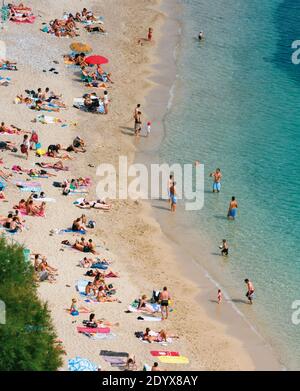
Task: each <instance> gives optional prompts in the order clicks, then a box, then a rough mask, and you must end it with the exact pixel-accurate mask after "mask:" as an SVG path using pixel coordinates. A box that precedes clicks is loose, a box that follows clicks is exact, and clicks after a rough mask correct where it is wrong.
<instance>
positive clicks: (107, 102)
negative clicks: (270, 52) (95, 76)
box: [103, 91, 109, 114]
mask: <svg viewBox="0 0 300 391" xmlns="http://www.w3.org/2000/svg"><path fill="white" fill-rule="evenodd" d="M103 105H104V113H105V114H108V105H109V97H108V92H107V91H104V93H103Z"/></svg>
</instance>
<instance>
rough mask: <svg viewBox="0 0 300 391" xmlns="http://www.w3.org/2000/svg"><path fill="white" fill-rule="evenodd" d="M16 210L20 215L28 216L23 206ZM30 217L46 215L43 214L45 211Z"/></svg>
mask: <svg viewBox="0 0 300 391" xmlns="http://www.w3.org/2000/svg"><path fill="white" fill-rule="evenodd" d="M18 210H19V212H20V213H21V215H22V216H28V214H27V212H26V209H25V208H22V209H20V208H19V209H18ZM32 217H46V215H45V212H40V213H38V214H36V215H34V216H32Z"/></svg>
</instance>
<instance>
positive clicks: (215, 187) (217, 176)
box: [209, 168, 222, 193]
mask: <svg viewBox="0 0 300 391" xmlns="http://www.w3.org/2000/svg"><path fill="white" fill-rule="evenodd" d="M209 176H210V177H214V183H213V193H215V192H217V193H220V190H221V179H222V174H221V170H220V169H219V168H217V169H216V171H215V172H212V173H211V174H209Z"/></svg>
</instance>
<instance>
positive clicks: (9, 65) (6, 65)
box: [0, 59, 18, 71]
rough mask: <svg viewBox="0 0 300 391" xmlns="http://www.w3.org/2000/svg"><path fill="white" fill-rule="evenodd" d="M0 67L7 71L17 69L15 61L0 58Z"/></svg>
mask: <svg viewBox="0 0 300 391" xmlns="http://www.w3.org/2000/svg"><path fill="white" fill-rule="evenodd" d="M0 68H1V69H5V70H7V71H17V70H18V69H17V63H16V62H11V61H8V60H3V59H0Z"/></svg>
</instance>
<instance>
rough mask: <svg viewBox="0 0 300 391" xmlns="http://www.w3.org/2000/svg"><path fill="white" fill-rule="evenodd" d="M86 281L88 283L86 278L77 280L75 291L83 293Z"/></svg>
mask: <svg viewBox="0 0 300 391" xmlns="http://www.w3.org/2000/svg"><path fill="white" fill-rule="evenodd" d="M88 283H89V281H87V280H78V281H77V282H76V289H77V291H78V292H79V293H81V294H84V295H85V287H86V286H87V284H88Z"/></svg>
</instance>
